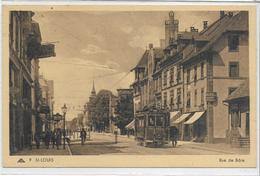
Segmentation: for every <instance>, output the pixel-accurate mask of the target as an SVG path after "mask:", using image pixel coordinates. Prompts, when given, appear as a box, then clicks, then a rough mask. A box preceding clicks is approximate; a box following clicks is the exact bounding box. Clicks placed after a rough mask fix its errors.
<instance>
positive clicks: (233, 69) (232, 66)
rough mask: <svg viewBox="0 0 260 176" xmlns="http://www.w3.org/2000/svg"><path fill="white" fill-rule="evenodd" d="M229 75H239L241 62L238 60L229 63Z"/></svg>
mask: <svg viewBox="0 0 260 176" xmlns="http://www.w3.org/2000/svg"><path fill="white" fill-rule="evenodd" d="M229 77H232V78H234V77H239V64H238V62H230V63H229Z"/></svg>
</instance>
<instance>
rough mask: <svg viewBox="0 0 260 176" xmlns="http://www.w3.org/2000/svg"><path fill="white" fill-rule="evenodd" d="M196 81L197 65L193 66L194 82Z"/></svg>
mask: <svg viewBox="0 0 260 176" xmlns="http://www.w3.org/2000/svg"><path fill="white" fill-rule="evenodd" d="M196 81H197V65H195V66H194V83H196Z"/></svg>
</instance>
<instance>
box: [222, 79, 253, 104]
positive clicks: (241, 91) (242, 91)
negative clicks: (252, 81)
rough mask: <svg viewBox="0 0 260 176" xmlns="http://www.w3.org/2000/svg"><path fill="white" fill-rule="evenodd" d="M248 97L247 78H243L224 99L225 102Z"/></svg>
mask: <svg viewBox="0 0 260 176" xmlns="http://www.w3.org/2000/svg"><path fill="white" fill-rule="evenodd" d="M245 97H249V80H248V79H247V80H245V81H244V82H243V83H242V84H240V85H239V87H238V88H237V89H236V90H234V92H232V93H231V94H230V95H229V96H228V97H227V99H225V100H224V101H225V102H228V101H233V100H237V99H240V98H245Z"/></svg>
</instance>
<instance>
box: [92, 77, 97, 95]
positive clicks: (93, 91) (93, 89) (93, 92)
mask: <svg viewBox="0 0 260 176" xmlns="http://www.w3.org/2000/svg"><path fill="white" fill-rule="evenodd" d="M91 95H95V96H96V90H95V82H94V80H93V87H92V91H91Z"/></svg>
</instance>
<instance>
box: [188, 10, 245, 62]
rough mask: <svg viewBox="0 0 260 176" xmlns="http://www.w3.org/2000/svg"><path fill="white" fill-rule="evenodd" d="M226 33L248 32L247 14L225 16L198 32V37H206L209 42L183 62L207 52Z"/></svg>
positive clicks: (243, 12) (242, 12)
mask: <svg viewBox="0 0 260 176" xmlns="http://www.w3.org/2000/svg"><path fill="white" fill-rule="evenodd" d="M227 31H248V12H246V11H241V12H239V13H238V14H236V15H235V16H232V17H230V16H228V15H225V16H224V17H223V18H221V19H219V20H217V21H216V22H214V23H213V24H212V25H211V26H209V27H208V28H207V29H205V30H203V31H201V32H200V36H202V37H206V38H207V40H209V42H208V43H207V44H206V45H205V46H204V47H203V48H202V49H200V51H198V52H196V51H195V50H193V52H191V53H190V54H189V56H188V57H186V58H185V59H184V60H183V62H186V61H188V60H190V59H191V58H193V57H195V56H197V55H199V54H201V53H203V52H205V51H208V50H209V49H210V48H211V47H212V45H213V44H214V43H215V42H216V41H217V40H218V39H219V38H220V37H221V36H222V34H223V33H224V32H227Z"/></svg>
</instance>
